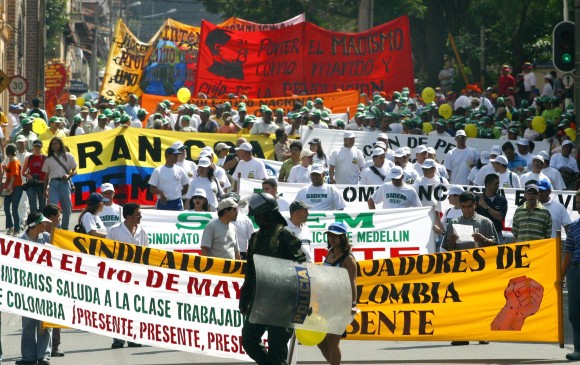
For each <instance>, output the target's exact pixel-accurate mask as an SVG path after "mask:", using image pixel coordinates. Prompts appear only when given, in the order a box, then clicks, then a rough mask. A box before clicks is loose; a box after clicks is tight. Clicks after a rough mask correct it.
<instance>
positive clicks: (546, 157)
mask: <svg viewBox="0 0 580 365" xmlns="http://www.w3.org/2000/svg"><path fill="white" fill-rule="evenodd" d="M538 156H542V157H543V158H544V162H545V161H550V154H549V153H548V152H546V151H540V152H538Z"/></svg>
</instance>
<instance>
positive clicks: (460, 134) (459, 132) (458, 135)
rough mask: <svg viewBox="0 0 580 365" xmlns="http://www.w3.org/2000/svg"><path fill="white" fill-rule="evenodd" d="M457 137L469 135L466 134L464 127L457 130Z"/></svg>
mask: <svg viewBox="0 0 580 365" xmlns="http://www.w3.org/2000/svg"><path fill="white" fill-rule="evenodd" d="M457 137H467V134H465V131H464V130H463V129H460V130H458V131H457V132H455V138H457Z"/></svg>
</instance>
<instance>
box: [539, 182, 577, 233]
mask: <svg viewBox="0 0 580 365" xmlns="http://www.w3.org/2000/svg"><path fill="white" fill-rule="evenodd" d="M536 185H537V186H538V189H539V190H540V193H539V196H538V200H539V201H540V203H542V205H543V206H544V208H546V209H548V210H549V211H550V215H551V216H552V238H554V237H556V231H559V230H561V229H562V227H564V230H565V231H566V235H568V227H569V226H570V223H572V220H571V219H570V214H568V211H567V210H566V207H564V206H563V205H562V203H560V202H559V201H558V200H557V199H554V197H550V194H551V193H552V184H551V183H550V180H548V179H541V180H538V182H537V183H536Z"/></svg>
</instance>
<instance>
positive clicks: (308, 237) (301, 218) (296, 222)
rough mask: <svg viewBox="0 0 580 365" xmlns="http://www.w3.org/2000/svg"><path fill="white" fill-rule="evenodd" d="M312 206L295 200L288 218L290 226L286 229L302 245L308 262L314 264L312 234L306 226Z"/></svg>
mask: <svg viewBox="0 0 580 365" xmlns="http://www.w3.org/2000/svg"><path fill="white" fill-rule="evenodd" d="M311 208H312V206H310V205H308V204H306V203H304V202H303V201H301V200H295V201H293V202H292V204H290V218H286V222H288V225H287V226H286V228H288V230H289V231H290V232H292V233H294V235H295V236H296V237H298V239H299V240H300V242H301V243H302V247H301V248H302V251H303V252H304V254H305V255H306V261H307V262H314V257H313V255H312V247H311V244H312V232H311V231H310V229H309V228H308V226H307V225H306V221H307V220H308V209H311Z"/></svg>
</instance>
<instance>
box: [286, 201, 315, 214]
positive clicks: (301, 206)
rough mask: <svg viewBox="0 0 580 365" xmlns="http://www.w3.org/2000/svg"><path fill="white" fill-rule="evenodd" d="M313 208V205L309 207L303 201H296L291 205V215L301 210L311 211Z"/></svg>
mask: <svg viewBox="0 0 580 365" xmlns="http://www.w3.org/2000/svg"><path fill="white" fill-rule="evenodd" d="M310 208H312V205H308V204H306V203H304V202H303V201H302V200H294V201H293V202H292V203H291V204H290V213H293V212H295V211H297V210H300V209H306V210H308V209H310Z"/></svg>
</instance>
